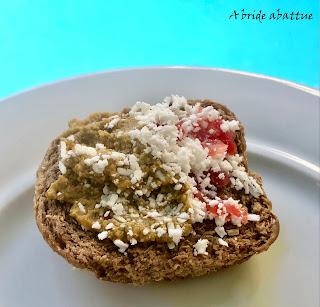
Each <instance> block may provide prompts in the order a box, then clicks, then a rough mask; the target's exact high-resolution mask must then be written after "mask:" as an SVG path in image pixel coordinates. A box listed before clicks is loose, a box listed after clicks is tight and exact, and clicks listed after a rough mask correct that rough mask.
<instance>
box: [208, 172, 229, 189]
mask: <svg viewBox="0 0 320 307" xmlns="http://www.w3.org/2000/svg"><path fill="white" fill-rule="evenodd" d="M220 174H224V178H223V179H221V178H219V175H220ZM210 179H211V182H212V183H213V184H214V185H215V186H216V187H218V188H223V187H225V186H227V185H228V184H229V183H230V177H229V175H228V173H227V172H211V173H210Z"/></svg>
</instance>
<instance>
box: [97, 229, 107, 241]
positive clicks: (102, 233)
mask: <svg viewBox="0 0 320 307" xmlns="http://www.w3.org/2000/svg"><path fill="white" fill-rule="evenodd" d="M98 238H99V240H104V239H106V238H108V231H102V232H100V233H99V234H98Z"/></svg>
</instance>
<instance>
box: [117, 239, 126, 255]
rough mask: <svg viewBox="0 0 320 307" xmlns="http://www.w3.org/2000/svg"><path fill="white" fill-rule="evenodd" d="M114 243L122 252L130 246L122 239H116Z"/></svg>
mask: <svg viewBox="0 0 320 307" xmlns="http://www.w3.org/2000/svg"><path fill="white" fill-rule="evenodd" d="M113 243H114V245H116V246H117V247H118V248H119V249H118V250H119V252H120V253H124V252H125V251H126V249H127V248H128V247H129V244H127V243H125V242H123V241H122V240H119V239H117V240H114V241H113Z"/></svg>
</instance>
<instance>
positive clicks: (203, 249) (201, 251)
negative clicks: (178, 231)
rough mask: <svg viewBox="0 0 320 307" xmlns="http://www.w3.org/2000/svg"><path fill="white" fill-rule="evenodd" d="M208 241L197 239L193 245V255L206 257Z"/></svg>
mask: <svg viewBox="0 0 320 307" xmlns="http://www.w3.org/2000/svg"><path fill="white" fill-rule="evenodd" d="M208 244H209V241H208V240H207V239H199V240H198V241H197V243H196V244H194V245H193V247H194V249H193V254H194V255H195V256H198V255H208V252H207V247H208Z"/></svg>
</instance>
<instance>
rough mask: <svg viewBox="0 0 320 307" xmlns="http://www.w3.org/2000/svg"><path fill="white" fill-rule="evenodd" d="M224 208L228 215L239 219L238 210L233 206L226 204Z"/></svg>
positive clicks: (239, 212)
mask: <svg viewBox="0 0 320 307" xmlns="http://www.w3.org/2000/svg"><path fill="white" fill-rule="evenodd" d="M225 207H226V209H227V212H228V213H229V214H231V215H234V216H236V217H241V211H240V209H238V208H236V207H235V206H234V205H230V204H226V205H225Z"/></svg>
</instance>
